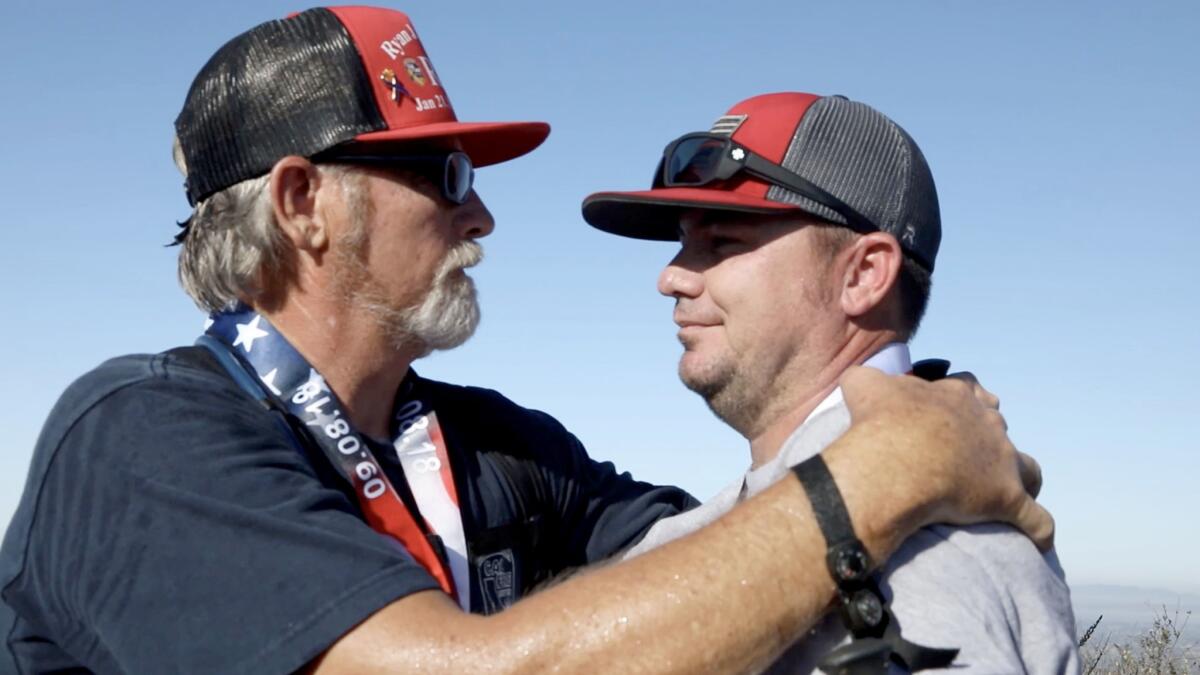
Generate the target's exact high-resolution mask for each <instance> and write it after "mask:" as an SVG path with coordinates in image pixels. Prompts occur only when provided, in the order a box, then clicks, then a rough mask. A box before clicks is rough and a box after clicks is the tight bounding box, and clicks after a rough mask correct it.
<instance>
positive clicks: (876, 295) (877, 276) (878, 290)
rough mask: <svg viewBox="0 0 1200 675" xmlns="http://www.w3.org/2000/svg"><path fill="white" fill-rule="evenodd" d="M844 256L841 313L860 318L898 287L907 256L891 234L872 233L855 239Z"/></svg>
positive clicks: (843, 252) (843, 253) (844, 252)
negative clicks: (903, 262) (897, 281)
mask: <svg viewBox="0 0 1200 675" xmlns="http://www.w3.org/2000/svg"><path fill="white" fill-rule="evenodd" d="M842 255H843V256H845V264H844V267H843V268H842V269H843V270H844V273H843V279H842V282H843V283H842V297H841V303H842V310H843V311H845V313H846V315H847V316H855V317H861V316H863V315H865V314H867V313H868V312H870V311H872V310H873V309H875V308H876V307H878V306H880V304H882V303H883V300H884V298H885V297H887V295H888V293H890V292H891V290H892V288H893V287H894V286H895V285H896V279H897V278H898V277H899V275H900V265H901V262H902V259H903V255H904V253H903V252H902V251H901V250H900V242H898V241H896V238H895V237H893V236H892V235H890V234H887V233H886V232H871V233H869V234H864V235H862V236H860V237H858V238H856V239H855V240H854V242H853V243H852V244H850V245H849V246H847V247H846V249H845V250H844V251H842Z"/></svg>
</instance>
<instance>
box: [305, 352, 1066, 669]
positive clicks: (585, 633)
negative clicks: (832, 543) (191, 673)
mask: <svg viewBox="0 0 1200 675" xmlns="http://www.w3.org/2000/svg"><path fill="white" fill-rule="evenodd" d="M855 373H857V374H855ZM843 390H844V392H845V394H846V401H847V404H848V405H849V406H850V410H851V416H852V419H853V420H854V423H853V424H852V426H851V428H850V430H849V431H847V432H846V434H845V435H843V436H842V437H841V438H840V439H838V440H837V441H835V442H834V443H833V444H831V445H830V446H829V447H827V448H826V449H825V450H824V451H823V452H822V456H823V457H824V458H825V460H826V464H827V465H828V467H829V470H830V473H831V474H832V475H833V477H834V479H835V481H836V483H837V485H838V487H839V489H840V491H841V492H842V494H843V497H844V498H845V502H846V506H847V510H848V511H849V513H850V518H851V521H852V522H853V525H854V529H855V531H856V533H857V535H858V537H859V538H860V539H861V540H862V541H863V543H864V544H865V545H866V547H867V549H868V550H869V551H870V552H871V554H872V556H873V557H874V559H875V562H876V563H881V562H882V561H883V560H885V559H886V558H887V557H888V556H889V555H891V554H892V553H893V552H894V551H895V549H896V547H897V546H899V545H900V542H901V541H903V539H904V538H905V537H906V536H907V535H909V534H911V533H912V532H914V531H915V530H916V529H917V528H918V527H920V526H922V525H926V524H929V523H931V522H942V521H944V522H955V523H970V522H979V521H981V520H1003V521H1006V522H1011V523H1013V524H1016V525H1017V526H1018V527H1020V528H1021V529H1022V530H1024V531H1025V532H1026V533H1029V534H1031V535H1033V536H1035V538H1036V539H1037V541H1038V542H1039V544H1041V545H1043V546H1048V545H1049V543H1050V539H1051V537H1052V533H1053V521H1052V520H1051V519H1050V518H1049V515H1048V514H1046V513H1045V512H1044V510H1042V509H1040V507H1038V506H1037V505H1036V504H1035V503H1033V501H1032V499H1031V498H1030V497H1029V496H1028V495H1027V494H1026V492H1025V490H1024V489H1023V488H1022V480H1021V476H1020V473H1019V472H1018V470H1017V469H1018V465H1019V464H1021V463H1022V462H1023V460H1022V458H1021V457H1020V456H1019V454H1018V453H1017V452H1016V450H1015V448H1013V447H1012V445H1011V443H1009V442H1008V438H1007V436H1006V435H1005V434H1004V429H1003V421H1002V419H1001V418H999V417H998V415H995V413H994V412H990V411H987V410H984V409H983V408H982V406H980V405H979V403H978V402H977V401H976V399H975V395H974V394H972V393H971V391H970V389H969V387H967V385H964V384H963V383H961V382H958V383H954V382H947V383H938V384H928V383H922V382H920V381H918V380H916V379H915V378H887V377H886V376H883V375H881V374H871V373H870V372H868V371H867V370H866V369H859V370H858V371H852V373H851V376H850V377H847V378H843ZM825 552H826V544H825V541H824V537H823V536H822V534H821V532H820V530H819V528H818V526H817V525H816V522H815V519H814V518H813V515H812V510H811V508H810V506H809V502H808V498H807V496H806V495H805V494H804V492H803V490H802V489H801V487H800V484H799V482H798V481H797V480H796V479H795V478H794V477H791V476H789V477H787V478H785V479H784V480H783V481H781V482H780V483H778V484H777V485H775V486H773V487H772V488H770V489H768V490H766V491H764V492H763V493H761V494H760V495H758V496H756V497H754V498H753V499H750V500H748V501H746V502H745V503H743V504H740V505H739V506H738V507H736V508H734V509H733V510H732V511H730V512H729V513H727V514H725V516H723V517H722V518H720V519H719V520H717V521H716V522H715V523H713V524H711V525H709V526H708V527H705V528H703V529H702V530H700V531H698V532H695V533H693V534H691V535H689V536H687V537H683V538H681V539H679V540H676V541H674V542H672V543H670V544H668V545H666V546H664V547H662V548H660V549H656V550H654V551H651V552H649V553H647V554H645V555H642V556H638V557H637V558H635V559H633V560H630V561H627V562H624V563H621V564H617V565H612V566H608V567H604V568H602V569H598V570H594V571H591V572H588V573H585V574H582V575H579V576H577V577H576V578H574V579H571V580H570V581H567V582H566V583H563V584H561V585H559V586H556V587H554V588H551V589H548V590H547V591H545V592H543V593H539V594H537V595H535V596H533V597H531V598H528V599H526V600H522V601H521V602H519V603H517V604H516V605H515V606H514V607H513V608H512V609H510V610H508V611H506V612H503V613H501V614H498V615H495V616H491V617H478V616H472V615H468V614H464V613H462V612H461V611H459V610H458V607H457V606H456V605H455V604H454V603H453V602H452V601H451V600H450V599H448V598H447V597H446V596H445V595H443V594H442V593H440V592H436V591H427V592H423V593H417V594H415V595H412V596H409V597H406V598H404V599H401V600H398V601H396V602H394V603H392V604H391V605H389V606H388V607H386V608H384V609H383V610H381V611H380V612H377V613H376V614H375V615H374V616H371V617H370V618H368V619H367V620H366V621H365V622H363V623H362V624H361V625H359V626H358V627H356V628H354V629H353V630H351V631H350V632H349V633H347V634H346V635H345V636H343V637H342V639H341V640H339V641H338V642H337V643H336V644H335V645H334V646H333V647H332V648H330V649H329V650H328V651H327V652H326V653H325V655H323V656H322V657H321V658H320V659H318V660H317V661H316V662H314V664H313V665H314V666H315V669H316V670H317V671H318V672H322V673H325V672H331V673H342V672H344V673H357V672H364V671H372V672H393V671H394V672H411V671H413V670H422V671H428V672H461V671H464V670H467V671H488V670H490V671H495V672H540V671H544V670H549V669H554V670H557V671H559V672H583V671H586V672H596V671H598V670H608V671H620V672H687V673H691V672H704V671H722V672H728V671H744V670H752V669H754V668H756V667H761V666H765V665H766V664H767V663H769V662H770V660H771V659H772V658H773V657H775V656H776V655H777V654H778V653H779V652H780V651H781V650H782V649H783V648H784V647H785V646H786V645H788V644H790V643H791V642H792V641H793V640H794V639H795V638H797V637H799V636H800V635H801V634H803V632H804V631H805V630H807V629H808V628H809V627H810V626H812V625H813V624H814V622H815V621H816V620H817V619H818V618H819V617H820V616H821V615H822V614H823V613H824V611H825V610H826V608H827V606H828V604H829V601H830V600H831V598H832V597H833V581H832V580H831V579H830V577H829V574H828V572H827V571H826V567H825Z"/></svg>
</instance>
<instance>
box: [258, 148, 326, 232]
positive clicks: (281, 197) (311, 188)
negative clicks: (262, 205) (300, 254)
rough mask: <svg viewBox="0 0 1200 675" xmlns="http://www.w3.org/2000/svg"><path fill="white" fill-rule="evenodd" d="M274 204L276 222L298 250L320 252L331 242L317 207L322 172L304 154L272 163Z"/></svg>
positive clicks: (269, 188) (272, 195) (272, 199)
mask: <svg viewBox="0 0 1200 675" xmlns="http://www.w3.org/2000/svg"><path fill="white" fill-rule="evenodd" d="M270 176H271V178H270V184H269V187H268V190H270V193H271V208H272V209H273V210H274V212H275V222H276V223H277V224H278V226H279V229H280V230H281V231H282V232H283V234H284V236H286V237H287V238H288V239H289V240H290V241H291V242H292V245H293V246H295V247H296V250H298V251H308V252H320V251H323V250H324V249H325V248H326V246H328V244H329V232H328V231H327V228H326V223H325V220H324V218H323V217H322V216H321V214H320V212H319V211H318V209H317V191H318V190H319V189H320V188H321V172H320V171H319V170H318V169H317V167H316V166H315V165H314V164H313V163H312V162H310V161H308V160H307V159H305V158H303V157H297V156H295V155H289V156H287V157H284V158H283V159H281V160H279V161H278V162H275V166H273V167H271V174H270Z"/></svg>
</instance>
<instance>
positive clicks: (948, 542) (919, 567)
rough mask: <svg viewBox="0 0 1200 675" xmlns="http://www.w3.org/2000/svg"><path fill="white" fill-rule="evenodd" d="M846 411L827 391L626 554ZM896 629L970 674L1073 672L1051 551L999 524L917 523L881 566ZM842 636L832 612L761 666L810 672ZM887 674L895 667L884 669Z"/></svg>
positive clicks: (664, 534) (1075, 656)
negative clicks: (784, 435)
mask: <svg viewBox="0 0 1200 675" xmlns="http://www.w3.org/2000/svg"><path fill="white" fill-rule="evenodd" d="M849 426H850V413H849V410H847V408H846V406H845V404H844V403H843V402H842V400H841V392H840V391H835V392H834V393H833V394H831V395H830V398H829V399H827V400H826V401H825V402H824V403H823V404H822V405H821V406H820V407H818V409H817V410H816V411H815V412H814V414H813V415H810V416H809V419H808V420H806V421H805V423H804V424H803V425H801V426H800V428H798V429H797V430H796V431H795V432H794V433H793V434H792V435H791V437H789V438H788V440H787V441H786V442H785V443H784V445H783V448H782V449H781V450H780V452H779V454H778V455H777V456H776V457H775V459H774V460H772V461H771V462H768V463H767V464H764V465H763V466H761V467H758V468H757V469H754V470H752V471H750V472H748V473H747V474H746V475H745V476H744V477H743V478H740V479H738V480H737V481H736V482H734V483H733V484H731V485H729V486H728V487H726V488H725V489H724V490H722V491H721V492H720V493H718V494H717V496H716V497H714V498H713V499H711V500H709V501H707V502H705V503H704V504H703V505H702V506H700V507H698V508H696V509H693V510H692V511H688V512H686V513H683V514H680V515H678V516H674V517H672V518H667V519H665V520H660V521H659V522H658V523H656V524H655V526H654V527H653V528H651V530H650V532H649V533H648V534H647V535H646V537H645V538H644V539H643V540H642V541H641V542H640V543H639V544H638V545H637V546H635V547H633V548H632V549H630V550H629V551H628V552H626V554H625V557H626V558H629V557H633V556H636V555H639V554H641V553H643V552H645V551H647V550H649V549H652V548H655V547H657V546H661V545H663V544H665V543H667V542H669V541H671V540H673V539H676V538H678V537H681V536H684V535H686V534H688V533H690V532H693V531H695V530H697V529H699V528H701V527H703V526H705V525H707V524H708V523H710V522H712V521H714V520H716V519H717V518H719V517H720V516H721V515H722V514H724V513H725V512H727V511H729V510H730V509H732V508H733V507H734V505H736V504H737V502H739V501H741V500H742V499H745V498H747V497H749V496H751V495H754V494H757V493H758V492H760V491H762V490H763V489H765V488H766V487H767V486H769V485H771V484H772V483H774V482H775V481H777V480H779V479H780V478H782V477H783V476H785V475H787V472H788V469H789V467H791V466H793V465H795V464H797V463H799V462H802V461H804V460H805V459H808V458H809V457H811V456H813V455H815V454H817V453H818V452H820V451H821V450H822V449H824V448H825V446H827V445H829V444H830V443H832V442H833V441H834V440H835V439H837V438H838V437H839V436H841V435H842V434H843V433H845V431H846V429H848V428H849ZM881 572H882V583H881V584H880V586H881V588H882V590H883V593H884V595H885V596H886V597H887V598H888V599H889V600H890V601H891V608H892V612H893V616H894V617H895V620H896V621H898V622H899V625H900V630H901V634H902V635H903V636H904V637H905V638H907V639H908V640H910V641H912V642H916V643H917V644H920V645H925V646H928V647H957V648H958V649H959V650H960V651H959V654H958V658H957V659H955V661H954V664H953V665H952V666H951V667H950V668H949V670H953V671H956V672H961V671H963V670H964V669H966V670H969V671H970V672H972V673H996V674H998V675H999V674H1004V675H1012V674H1014V673H1047V674H1050V673H1053V674H1055V675H1057V674H1059V673H1078V672H1079V671H1080V665H1079V653H1078V649H1077V648H1076V646H1075V618H1074V613H1073V612H1072V610H1071V598H1070V593H1069V591H1068V589H1067V584H1066V581H1065V580H1064V578H1063V571H1062V568H1061V567H1060V566H1059V564H1058V558H1057V556H1055V554H1054V552H1053V551H1051V552H1049V553H1046V554H1044V555H1043V554H1042V553H1039V552H1038V550H1037V548H1036V547H1035V546H1034V545H1033V543H1032V542H1031V541H1029V539H1027V538H1026V537H1025V536H1024V535H1022V534H1021V533H1019V532H1018V531H1016V530H1015V529H1013V528H1011V527H1009V526H1007V525H1000V524H985V525H974V526H970V527H948V526H942V525H936V526H933V527H927V528H924V529H922V530H920V531H918V532H917V533H916V534H914V535H913V536H912V537H910V538H909V539H908V540H906V541H905V542H904V544H903V545H902V546H901V547H900V550H899V551H897V552H896V554H895V555H893V556H892V557H891V558H890V559H889V560H888V561H887V564H886V565H885V566H884V567H883V569H882V570H881ZM846 640H848V634H847V633H846V631H845V630H844V629H843V628H842V626H841V622H840V620H839V619H838V617H837V616H836V615H835V614H829V615H827V616H826V617H825V618H824V619H823V620H822V621H820V622H819V623H818V624H817V625H816V626H815V627H814V628H813V629H812V630H811V631H809V633H808V634H807V635H805V636H802V637H801V638H799V639H798V641H797V642H796V643H795V644H794V645H793V646H792V647H791V648H790V649H789V650H788V651H787V652H786V653H785V654H784V655H783V656H782V657H781V658H780V659H779V660H778V661H777V662H776V663H775V664H774V665H773V666H772V667H771V668H770V669H769V671H768V672H773V673H774V672H779V673H810V672H818V671H817V670H816V668H817V663H818V662H820V660H821V659H822V658H824V656H825V655H826V654H827V653H828V652H829V650H830V649H831V648H833V647H834V646H836V645H838V644H840V643H842V642H845V641H846ZM893 672H900V671H899V670H898V669H893Z"/></svg>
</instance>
